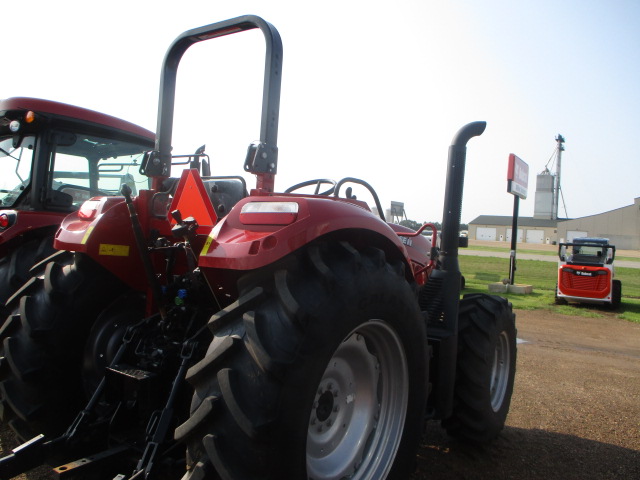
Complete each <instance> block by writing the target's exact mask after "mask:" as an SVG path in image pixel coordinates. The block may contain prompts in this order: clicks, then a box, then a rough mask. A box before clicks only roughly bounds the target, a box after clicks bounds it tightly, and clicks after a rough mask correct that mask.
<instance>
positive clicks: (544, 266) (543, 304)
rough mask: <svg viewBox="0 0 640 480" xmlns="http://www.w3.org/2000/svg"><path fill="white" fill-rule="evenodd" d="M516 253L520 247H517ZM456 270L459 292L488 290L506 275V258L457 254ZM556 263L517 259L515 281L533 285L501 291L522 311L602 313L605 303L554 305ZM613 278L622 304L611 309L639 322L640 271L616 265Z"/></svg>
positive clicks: (601, 314)
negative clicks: (461, 281)
mask: <svg viewBox="0 0 640 480" xmlns="http://www.w3.org/2000/svg"><path fill="white" fill-rule="evenodd" d="M519 252H520V250H519ZM459 261H460V269H461V270H462V274H463V275H464V277H465V282H466V288H465V289H464V292H463V293H474V292H481V293H487V292H488V284H490V283H494V282H500V281H502V279H503V278H508V277H509V259H508V258H495V257H475V256H471V255H461V256H460V257H459ZM557 268H558V265H557V264H556V263H554V262H546V261H541V260H518V261H517V270H516V272H515V283H520V284H526V285H533V293H532V294H529V295H518V294H504V295H503V296H504V297H506V298H508V299H509V301H510V302H511V303H513V306H514V308H518V309H522V310H549V311H553V312H557V313H561V314H565V315H581V316H587V317H600V316H604V315H605V314H606V313H607V312H609V310H608V309H607V307H606V306H600V305H587V304H569V305H556V304H555V288H556V278H557ZM616 278H617V279H619V280H620V281H621V282H622V305H621V306H620V308H619V309H618V310H616V311H615V315H616V317H618V318H621V319H624V320H628V321H631V322H636V323H640V270H638V269H636V268H622V267H617V268H616Z"/></svg>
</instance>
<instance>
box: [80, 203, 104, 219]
mask: <svg viewBox="0 0 640 480" xmlns="http://www.w3.org/2000/svg"><path fill="white" fill-rule="evenodd" d="M99 205H100V200H87V201H86V202H84V203H83V204H82V206H81V207H80V210H78V217H80V218H81V219H83V220H91V219H93V218H94V217H95V216H96V213H97V212H98V206H99Z"/></svg>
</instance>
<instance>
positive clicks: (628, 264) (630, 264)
mask: <svg viewBox="0 0 640 480" xmlns="http://www.w3.org/2000/svg"><path fill="white" fill-rule="evenodd" d="M458 253H459V254H460V255H473V256H476V257H498V258H509V252H493V251H487V250H470V249H467V248H461V249H460V250H458ZM516 259H518V260H541V261H543V262H557V261H558V257H557V256H555V255H539V254H535V253H518V252H517V251H516ZM615 265H616V266H618V267H625V268H640V262H634V261H628V260H616V261H615Z"/></svg>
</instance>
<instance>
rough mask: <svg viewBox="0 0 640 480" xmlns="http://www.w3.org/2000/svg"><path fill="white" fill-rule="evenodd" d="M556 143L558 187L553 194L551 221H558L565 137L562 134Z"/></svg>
mask: <svg viewBox="0 0 640 480" xmlns="http://www.w3.org/2000/svg"><path fill="white" fill-rule="evenodd" d="M556 142H557V143H558V147H557V150H558V161H557V162H556V186H555V190H554V192H553V209H552V211H551V217H552V218H551V219H552V220H557V219H558V209H559V206H560V173H561V165H562V152H564V137H563V136H562V135H560V134H558V136H557V137H556Z"/></svg>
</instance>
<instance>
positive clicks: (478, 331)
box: [442, 294, 517, 443]
mask: <svg viewBox="0 0 640 480" xmlns="http://www.w3.org/2000/svg"><path fill="white" fill-rule="evenodd" d="M516 353H517V350H516V326H515V315H514V313H513V311H512V306H511V304H510V303H509V302H508V301H507V300H505V299H504V298H501V297H498V296H495V295H486V294H470V295H465V296H464V297H463V298H462V300H461V301H460V310H459V314H458V358H457V366H456V379H455V387H454V400H453V402H454V403H453V414H452V415H451V416H450V417H449V418H447V419H445V420H444V421H443V422H442V423H443V426H444V427H445V429H446V430H447V432H448V433H449V434H450V435H451V436H453V437H456V438H460V439H463V440H467V441H470V442H473V443H486V442H489V441H491V440H493V439H494V438H495V437H496V436H498V434H499V433H500V432H501V431H502V429H503V428H504V424H505V421H506V418H507V414H508V412H509V405H510V403H511V394H512V393H513V385H514V379H515V373H516Z"/></svg>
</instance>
